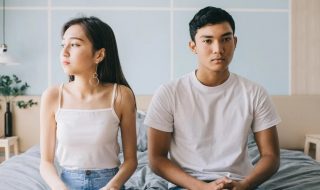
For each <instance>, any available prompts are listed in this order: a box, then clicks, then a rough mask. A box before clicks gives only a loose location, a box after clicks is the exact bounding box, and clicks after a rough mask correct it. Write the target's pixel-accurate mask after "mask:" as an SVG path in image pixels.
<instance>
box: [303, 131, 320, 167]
mask: <svg viewBox="0 0 320 190" xmlns="http://www.w3.org/2000/svg"><path fill="white" fill-rule="evenodd" d="M310 143H313V144H315V147H316V148H315V150H316V152H315V160H317V161H320V134H307V135H306V141H305V144H304V153H305V154H306V155H309V150H310Z"/></svg>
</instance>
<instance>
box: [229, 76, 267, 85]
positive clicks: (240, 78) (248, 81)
mask: <svg viewBox="0 0 320 190" xmlns="http://www.w3.org/2000/svg"><path fill="white" fill-rule="evenodd" d="M232 75H233V76H234V78H235V80H236V81H237V82H239V83H242V84H243V85H245V86H247V87H255V88H261V87H262V86H261V85H260V84H259V83H257V82H255V81H253V80H251V79H248V78H246V77H244V76H241V75H239V74H235V73H232Z"/></svg>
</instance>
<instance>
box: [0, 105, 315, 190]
mask: <svg viewBox="0 0 320 190" xmlns="http://www.w3.org/2000/svg"><path fill="white" fill-rule="evenodd" d="M144 117H145V114H144V113H143V112H140V111H139V112H138V113H137V137H138V139H137V145H138V152H137V156H138V167H137V170H136V171H135V173H134V175H133V176H132V177H131V178H130V179H129V180H128V181H127V183H126V184H125V186H126V189H131V190H142V189H159V190H165V189H167V182H166V181H165V180H164V179H162V178H161V177H159V176H157V175H155V174H154V173H153V172H152V171H151V170H150V168H149V167H148V159H147V151H148V149H147V133H146V130H147V128H146V126H145V125H144V124H143V120H144ZM248 149H249V155H250V157H251V159H252V163H253V164H255V163H256V162H257V160H258V158H259V152H258V149H257V146H256V144H255V142H254V139H253V135H250V137H249V139H248ZM119 157H120V159H121V160H122V158H123V155H122V153H120V155H119ZM39 163H40V151H39V145H36V146H33V147H32V148H30V149H28V150H27V151H26V152H24V153H22V154H20V155H18V156H14V157H12V158H11V159H9V160H7V161H5V162H3V163H1V164H0V190H29V189H30V190H45V189H48V186H47V185H46V184H45V183H44V181H43V179H42V178H41V176H40V173H39ZM260 188H261V189H266V190H279V189H286V190H295V189H296V190H301V189H307V190H319V189H320V164H319V163H318V162H316V161H315V160H313V159H312V158H311V157H309V156H306V155H304V154H303V153H302V152H301V151H292V150H286V149H281V164H280V168H279V170H278V172H277V173H276V174H275V175H274V176H273V177H272V178H270V179H269V180H268V181H266V182H265V183H264V184H262V185H261V186H260Z"/></svg>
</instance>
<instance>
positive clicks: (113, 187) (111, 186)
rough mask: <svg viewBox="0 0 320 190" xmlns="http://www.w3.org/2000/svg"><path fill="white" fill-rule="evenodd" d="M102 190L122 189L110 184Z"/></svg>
mask: <svg viewBox="0 0 320 190" xmlns="http://www.w3.org/2000/svg"><path fill="white" fill-rule="evenodd" d="M100 190H120V187H119V186H118V185H116V184H110V183H108V184H107V185H106V186H104V187H102V188H101V189H100Z"/></svg>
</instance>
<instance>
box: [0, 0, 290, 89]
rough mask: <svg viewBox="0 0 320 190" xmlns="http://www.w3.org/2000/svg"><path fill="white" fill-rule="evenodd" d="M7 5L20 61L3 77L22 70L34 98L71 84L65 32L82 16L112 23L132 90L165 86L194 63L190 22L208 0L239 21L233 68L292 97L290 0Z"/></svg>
mask: <svg viewBox="0 0 320 190" xmlns="http://www.w3.org/2000/svg"><path fill="white" fill-rule="evenodd" d="M0 2H1V5H2V0H0ZM1 5H0V6H1ZM6 5H7V6H6V8H7V9H6V23H7V24H6V43H7V45H8V46H9V52H10V53H11V54H12V55H13V56H15V57H16V59H18V60H19V61H20V62H21V63H22V64H21V65H19V66H11V67H8V66H0V75H2V74H12V73H14V74H16V75H18V76H19V77H20V78H21V79H22V80H24V81H26V82H28V83H29V84H30V86H31V88H30V89H29V91H28V94H29V95H40V94H41V93H42V91H43V90H45V89H46V88H47V87H48V86H49V85H55V84H59V83H61V82H66V81H67V77H66V75H65V74H64V73H63V70H62V69H61V66H60V64H59V51H60V41H61V38H60V29H61V26H62V25H63V23H65V22H66V21H67V20H69V19H70V18H72V17H75V16H79V15H86V16H91V15H94V16H97V17H99V18H101V19H102V20H104V21H105V22H107V23H108V24H110V26H111V27H112V28H113V29H114V32H115V35H116V38H117V42H118V48H119V54H120V61H121V63H122V67H123V70H124V73H125V75H126V77H127V79H128V81H129V83H130V84H131V86H132V87H133V90H134V91H135V93H136V94H137V95H143V94H152V93H153V92H154V90H155V89H156V88H157V87H158V86H159V85H160V84H162V83H165V82H167V81H169V80H171V79H173V78H175V77H178V76H181V75H183V74H184V73H187V72H190V71H191V70H193V69H194V68H196V66H197V63H196V58H195V57H194V55H193V54H192V53H191V52H190V50H189V49H188V42H189V31H188V23H189V21H190V19H191V18H192V17H193V15H194V14H195V13H196V12H197V10H198V9H200V8H202V7H204V6H207V5H212V6H219V7H222V8H225V9H227V10H228V11H229V12H230V13H231V14H232V15H233V17H234V19H235V22H236V35H237V36H238V46H237V49H236V53H235V57H234V59H233V60H234V61H233V63H232V64H231V71H233V72H236V73H239V74H240V75H243V76H245V77H247V78H249V79H251V80H253V81H256V82H257V83H260V84H261V85H262V86H264V87H265V88H266V89H267V90H268V91H269V93H270V94H273V95H279V94H281V95H286V94H289V82H290V81H289V73H290V70H289V69H290V64H289V24H288V23H289V2H288V0H233V1H225V0H201V1H200V0H171V1H170V0H117V1H112V0H50V1H46V0H28V1H24V0H7V1H6ZM0 14H1V16H0V18H1V21H2V11H0ZM1 23H2V22H1ZM1 29H2V27H1ZM0 34H1V38H0V39H1V40H2V30H1V31H0ZM1 42H2V41H1ZM49 44H50V45H49Z"/></svg>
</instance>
